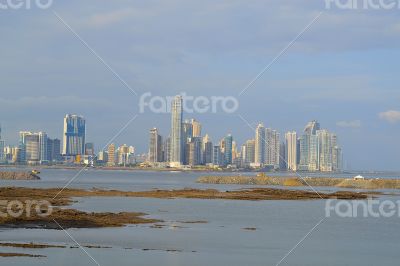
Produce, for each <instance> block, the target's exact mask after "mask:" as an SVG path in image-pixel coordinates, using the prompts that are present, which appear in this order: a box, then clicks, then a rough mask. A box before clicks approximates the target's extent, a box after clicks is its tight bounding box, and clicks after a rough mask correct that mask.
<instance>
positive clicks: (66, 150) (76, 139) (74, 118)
mask: <svg viewBox="0 0 400 266" xmlns="http://www.w3.org/2000/svg"><path fill="white" fill-rule="evenodd" d="M85 137H86V121H85V119H84V118H83V117H82V116H78V115H69V114H67V115H66V116H65V118H64V133H63V152H62V153H63V155H65V156H76V155H84V153H85Z"/></svg>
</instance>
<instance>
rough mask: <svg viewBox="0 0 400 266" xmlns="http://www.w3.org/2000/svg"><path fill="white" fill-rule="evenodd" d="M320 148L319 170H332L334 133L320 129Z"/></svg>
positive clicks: (318, 132) (318, 135) (318, 134)
mask: <svg viewBox="0 0 400 266" xmlns="http://www.w3.org/2000/svg"><path fill="white" fill-rule="evenodd" d="M317 137H318V149H319V160H318V164H319V165H318V166H319V167H318V170H319V171H322V172H331V171H332V170H333V166H332V151H333V146H332V134H331V133H329V132H328V131H327V130H325V129H324V130H318V131H317Z"/></svg>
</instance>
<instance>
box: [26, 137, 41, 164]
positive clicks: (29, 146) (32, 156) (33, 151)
mask: <svg viewBox="0 0 400 266" xmlns="http://www.w3.org/2000/svg"><path fill="white" fill-rule="evenodd" d="M24 142H25V156H26V161H27V162H28V164H38V163H39V161H40V143H39V134H33V133H32V134H29V135H25V138H24Z"/></svg>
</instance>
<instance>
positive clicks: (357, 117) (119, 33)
mask: <svg viewBox="0 0 400 266" xmlns="http://www.w3.org/2000/svg"><path fill="white" fill-rule="evenodd" d="M0 11H1V15H0V34H1V36H2V39H1V42H0V55H1V57H0V58H1V60H0V70H1V73H2V75H1V95H0V114H1V115H0V122H1V124H2V125H3V138H5V139H6V140H7V142H8V143H10V144H15V143H16V142H17V132H18V131H19V130H44V131H46V132H48V134H49V135H50V136H51V137H58V138H61V134H62V119H63V116H64V115H65V114H66V113H76V114H82V115H84V116H85V117H86V119H87V133H88V140H89V141H93V142H95V144H96V146H97V148H99V147H102V146H103V145H104V144H106V143H107V142H108V140H109V139H110V138H111V137H112V136H114V135H115V134H116V133H117V132H118V131H119V130H120V129H121V128H122V127H123V126H124V125H125V124H126V122H127V121H129V120H130V119H131V118H132V117H133V116H134V115H135V114H136V113H137V112H138V102H139V97H140V95H141V94H142V93H145V92H151V93H152V94H153V95H160V96H168V95H175V94H177V93H180V92H186V93H187V94H189V95H193V96H207V97H211V96H235V97H237V99H238V100H239V102H240V108H239V110H238V111H237V112H236V113H234V114H225V113H217V114H210V113H208V114H194V115H186V116H185V117H186V118H191V117H194V118H196V119H198V120H200V121H201V122H202V123H203V127H204V133H209V134H210V135H211V137H212V139H213V140H214V141H218V140H219V139H220V138H222V136H223V135H225V134H227V133H232V134H233V135H234V138H235V139H236V140H237V141H238V142H239V143H242V142H244V141H245V140H246V139H248V138H251V137H253V135H254V133H253V132H252V130H251V129H250V128H249V127H247V126H246V124H245V123H244V122H243V121H242V120H241V119H240V118H239V117H238V115H242V116H243V117H244V118H245V119H246V120H248V121H249V122H250V123H251V124H252V125H254V126H255V124H256V123H258V122H259V121H262V122H264V124H265V125H266V126H267V127H272V128H276V129H278V130H280V131H281V132H282V133H284V132H285V131H286V130H297V131H299V132H300V131H301V130H302V129H303V127H304V126H305V124H306V123H307V122H308V121H309V120H312V119H318V120H319V121H320V123H321V125H322V127H324V128H327V129H329V130H331V131H333V132H336V133H337V134H338V135H339V138H340V142H341V144H342V146H343V149H344V152H345V157H346V161H347V163H348V165H349V166H351V168H352V169H366V170H372V169H375V170H400V165H399V158H400V140H399V138H398V136H399V130H400V113H397V112H400V101H399V100H400V88H399V79H400V78H399V74H398V71H399V59H400V50H399V47H400V45H399V44H400V20H399V18H400V15H399V12H398V11H399V10H398V9H395V10H342V9H338V8H333V9H330V10H327V9H325V2H324V1H314V0H312V1H310V0H307V1H305V0H304V1H300V0H296V1H293V0H279V1H278V0H277V1H239V0H237V1H234V0H231V1H178V0H173V1H151V0H150V1H127V0H126V1H125V0H116V1H105V0H97V1H93V0H87V1H75V0H71V1H55V2H54V3H53V5H52V6H51V8H50V9H46V10H40V9H38V8H35V7H33V8H32V9H30V10H22V9H19V10H0ZM54 11H55V12H57V13H58V14H59V15H60V16H61V17H62V18H63V19H64V20H65V21H66V22H67V23H68V24H69V25H70V26H71V28H72V29H74V30H75V31H76V32H77V33H78V34H79V35H80V36H81V38H82V39H84V40H85V41H86V42H87V43H88V44H89V45H90V46H91V47H92V49H94V50H95V51H96V52H97V53H98V54H99V55H101V57H102V58H103V59H104V60H105V61H106V62H107V63H108V64H109V65H110V67H112V68H113V69H114V70H115V71H116V72H117V73H118V74H119V75H120V77H121V78H122V79H123V80H125V81H126V82H127V83H128V84H129V86H131V87H132V88H133V89H134V90H136V91H137V93H138V96H135V95H133V94H132V93H131V91H130V90H129V89H127V88H126V86H124V85H123V84H122V83H121V82H120V81H119V80H118V79H117V78H116V77H115V76H114V75H113V74H112V73H111V72H110V71H109V70H108V69H107V68H106V67H105V66H104V65H103V64H102V63H100V62H99V61H98V59H97V58H96V57H95V56H93V54H92V53H90V51H89V50H88V49H87V48H86V47H85V46H83V45H82V43H81V42H80V41H79V40H78V39H77V38H76V37H75V36H74V35H73V34H72V33H71V32H69V31H68V30H67V29H66V27H65V26H64V25H63V24H62V23H61V22H60V21H59V20H58V19H57V17H56V16H55V15H54V13H53V12H54ZM321 11H323V14H322V15H321V17H320V18H319V19H318V20H317V21H316V22H315V23H314V24H313V25H312V26H311V27H310V28H309V29H308V30H307V31H306V32H305V33H304V34H303V35H302V36H301V37H300V38H299V39H298V40H297V41H296V42H295V43H294V45H293V46H292V47H290V49H288V51H287V52H286V53H285V54H284V55H283V56H282V57H281V58H280V59H279V60H278V61H277V62H275V63H274V64H273V65H272V66H271V68H269V69H268V71H267V72H266V73H265V74H264V75H263V76H262V77H261V78H260V79H259V80H257V81H256V82H255V83H254V85H253V86H252V87H251V88H249V89H248V90H247V91H246V92H245V93H244V94H243V95H241V96H238V94H239V93H240V91H241V90H242V89H243V88H244V87H246V85H247V84H248V83H249V82H250V81H251V80H252V79H253V78H254V77H255V76H256V75H257V74H258V73H259V72H260V71H261V70H262V69H263V68H264V67H265V66H266V65H268V64H269V63H270V62H271V60H272V59H273V58H274V57H275V56H276V55H277V54H278V53H279V52H280V51H281V50H282V49H283V48H285V46H287V45H288V43H289V42H290V41H291V40H293V39H294V38H295V36H296V35H297V34H299V32H300V31H302V30H303V29H304V27H305V26H306V25H307V24H309V23H310V22H311V21H312V20H313V19H314V18H315V17H316V16H317V15H318V14H319V12H321ZM388 111H392V112H388ZM396 111H397V112H396ZM385 112H386V113H385ZM381 113H384V114H383V115H382V114H381ZM380 114H381V115H380ZM169 120H170V119H169V115H167V114H154V113H151V112H146V113H144V114H140V115H139V116H138V117H137V119H136V120H135V121H134V122H133V123H132V124H130V125H129V126H128V127H127V129H126V130H125V131H124V132H123V133H122V134H121V135H120V136H119V137H118V138H117V139H116V140H115V142H116V143H117V144H123V143H127V144H129V145H134V146H136V147H137V150H138V151H141V152H145V151H146V150H147V139H148V129H149V128H151V127H159V128H160V130H161V133H162V134H163V135H167V134H168V133H169Z"/></svg>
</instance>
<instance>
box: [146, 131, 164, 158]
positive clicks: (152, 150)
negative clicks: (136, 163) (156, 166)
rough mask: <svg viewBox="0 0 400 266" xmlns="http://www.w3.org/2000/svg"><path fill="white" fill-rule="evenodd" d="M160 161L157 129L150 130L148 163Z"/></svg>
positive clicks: (160, 146)
mask: <svg viewBox="0 0 400 266" xmlns="http://www.w3.org/2000/svg"><path fill="white" fill-rule="evenodd" d="M161 161H162V138H161V136H160V135H159V134H158V129H157V128H153V129H150V144H149V162H151V163H157V162H161Z"/></svg>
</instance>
